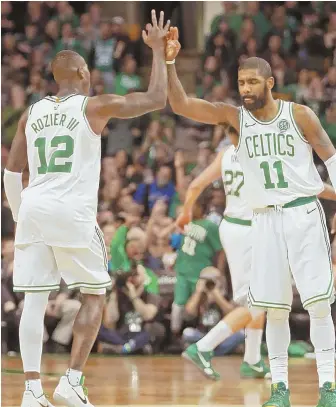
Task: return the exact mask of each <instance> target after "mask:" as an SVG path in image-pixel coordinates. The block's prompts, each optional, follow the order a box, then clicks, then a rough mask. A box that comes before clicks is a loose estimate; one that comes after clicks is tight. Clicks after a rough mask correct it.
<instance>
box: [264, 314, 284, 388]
mask: <svg viewBox="0 0 336 407" xmlns="http://www.w3.org/2000/svg"><path fill="white" fill-rule="evenodd" d="M288 316H289V312H288V311H282V310H270V311H268V314H267V325H266V342H267V348H268V357H269V362H270V369H271V375H272V383H279V382H284V383H285V384H286V387H288V346H289V343H290V330H289V320H288Z"/></svg>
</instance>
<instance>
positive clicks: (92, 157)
mask: <svg viewBox="0 0 336 407" xmlns="http://www.w3.org/2000/svg"><path fill="white" fill-rule="evenodd" d="M163 22H164V15H163V12H161V14H160V20H159V23H157V20H156V14H155V11H154V10H153V11H152V25H151V24H148V25H147V27H146V28H147V31H148V32H147V33H146V32H145V31H144V32H143V39H144V41H145V42H146V43H147V44H148V45H149V46H150V47H151V48H152V49H153V66H152V74H151V79H150V84H149V88H148V91H147V92H145V93H133V94H129V95H127V96H125V97H123V96H117V95H107V94H106V95H101V96H96V97H88V96H87V95H88V94H89V89H90V73H89V70H88V67H87V64H86V63H85V61H84V59H83V58H82V57H81V56H80V55H79V54H77V53H75V52H73V51H61V52H59V53H58V54H57V55H56V56H55V58H54V60H53V62H52V72H53V75H54V78H55V81H56V82H57V84H58V85H59V92H58V94H57V95H56V96H50V97H48V96H47V97H46V98H44V99H42V100H40V101H39V102H37V103H35V104H34V105H32V106H31V107H30V108H29V109H28V110H27V111H26V112H25V113H24V114H23V116H22V117H21V119H20V121H19V124H18V129H17V133H16V135H15V138H14V140H13V143H12V148H11V152H10V155H9V158H8V161H7V168H6V170H5V175H4V184H5V190H6V194H7V198H8V202H9V204H10V207H11V210H12V213H13V218H14V220H15V221H16V222H17V227H16V236H15V258H14V277H13V278H14V290H15V291H23V292H25V293H26V294H25V302H24V309H23V313H22V317H21V323H20V349H21V356H22V361H23V369H24V372H25V379H26V390H25V392H24V394H23V399H22V406H23V407H35V406H36V407H40V406H44V407H47V406H49V407H50V406H51V404H50V403H49V401H48V400H47V399H46V397H45V395H44V392H43V389H42V385H41V380H40V365H41V354H42V339H43V320H44V314H45V310H46V307H47V304H48V297H49V293H50V291H52V290H57V289H58V288H59V284H60V279H61V277H62V278H63V279H64V280H65V282H66V283H67V284H68V287H69V288H79V289H80V291H81V293H82V306H81V308H80V310H79V313H78V315H77V318H76V320H75V323H74V329H73V333H74V339H73V346H72V351H71V358H70V364H69V369H68V370H67V372H66V373H65V375H64V376H62V378H61V379H60V382H59V384H58V386H57V388H56V390H55V393H54V399H55V400H56V401H59V402H61V403H62V404H66V405H68V406H71V407H77V406H78V407H80V406H86V407H87V406H92V405H91V404H90V402H89V400H88V397H87V392H86V388H85V387H84V385H83V383H84V376H83V374H82V372H83V368H84V365H85V363H86V361H87V358H88V356H89V354H90V351H91V348H92V346H93V343H94V341H95V339H96V336H97V332H98V329H99V327H100V324H101V319H102V311H103V307H104V301H105V291H106V288H107V287H109V286H110V285H111V279H110V277H109V274H108V272H107V255H106V250H105V246H104V239H103V235H102V232H101V231H100V229H99V228H98V225H97V222H96V214H97V193H98V187H99V177H100V160H101V140H100V134H101V132H102V130H103V129H104V127H105V126H106V124H107V122H108V121H109V119H110V118H111V117H118V118H131V117H136V116H140V115H143V114H145V113H148V112H151V111H154V110H157V109H161V108H163V107H164V106H165V104H166V98H167V70H166V64H165V60H164V38H165V35H166V34H167V31H168V26H169V22H168V23H167V24H166V26H165V27H163ZM27 163H28V165H29V175H30V178H29V185H28V187H27V188H26V189H25V190H24V191H22V177H21V173H22V171H23V170H24V169H25V167H26V165H27Z"/></svg>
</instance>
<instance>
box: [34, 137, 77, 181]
mask: <svg viewBox="0 0 336 407" xmlns="http://www.w3.org/2000/svg"><path fill="white" fill-rule="evenodd" d="M34 146H35V147H37V151H38V156H39V160H40V166H39V167H38V168H37V172H38V174H47V173H56V172H63V173H69V172H71V168H72V161H71V160H69V161H65V162H64V163H63V164H57V163H56V160H57V159H58V158H71V157H72V155H73V153H74V139H73V138H72V137H71V136H55V137H54V138H52V139H51V141H50V147H52V148H55V147H56V148H57V150H56V151H54V152H53V153H52V155H51V157H50V161H49V163H47V159H46V149H48V148H49V146H47V139H46V137H39V138H37V139H36V140H35V143H34Z"/></svg>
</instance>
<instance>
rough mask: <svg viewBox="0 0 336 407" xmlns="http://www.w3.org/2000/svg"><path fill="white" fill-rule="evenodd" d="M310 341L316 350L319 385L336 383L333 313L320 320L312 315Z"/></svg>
mask: <svg viewBox="0 0 336 407" xmlns="http://www.w3.org/2000/svg"><path fill="white" fill-rule="evenodd" d="M310 339H311V341H312V344H313V345H314V348H315V354H316V365H317V373H318V377H319V385H320V387H322V386H323V384H324V383H325V382H331V383H333V382H335V328H334V324H333V320H332V317H331V313H329V315H327V316H325V317H323V318H318V317H314V316H313V315H312V314H310Z"/></svg>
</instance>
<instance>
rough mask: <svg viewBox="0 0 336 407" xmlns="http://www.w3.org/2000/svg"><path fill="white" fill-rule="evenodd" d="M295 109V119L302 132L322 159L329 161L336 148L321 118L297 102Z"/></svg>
mask: <svg viewBox="0 0 336 407" xmlns="http://www.w3.org/2000/svg"><path fill="white" fill-rule="evenodd" d="M293 110H294V118H295V121H296V123H297V124H298V125H299V128H300V130H301V132H302V134H303V135H304V137H305V138H306V139H307V141H308V143H309V144H310V145H311V146H312V147H313V149H314V150H315V151H316V154H317V155H318V156H319V157H320V158H321V160H323V161H327V160H328V159H329V158H331V157H332V156H333V155H334V154H335V153H336V150H335V147H334V146H333V144H332V142H331V141H330V138H329V136H328V134H327V133H326V131H325V130H324V129H323V127H322V125H321V123H320V120H319V118H318V117H317V116H316V114H315V113H314V112H313V111H312V110H311V109H310V108H309V107H307V106H303V105H297V104H295V105H294V109H293Z"/></svg>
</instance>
